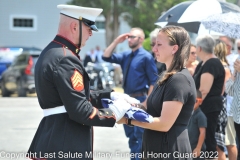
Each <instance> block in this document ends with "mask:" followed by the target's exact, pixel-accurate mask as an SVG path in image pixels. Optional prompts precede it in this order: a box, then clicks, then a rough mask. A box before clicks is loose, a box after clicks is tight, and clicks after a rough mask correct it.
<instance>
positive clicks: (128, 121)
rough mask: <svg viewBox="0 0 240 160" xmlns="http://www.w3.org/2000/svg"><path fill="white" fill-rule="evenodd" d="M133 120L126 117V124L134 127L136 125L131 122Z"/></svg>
mask: <svg viewBox="0 0 240 160" xmlns="http://www.w3.org/2000/svg"><path fill="white" fill-rule="evenodd" d="M131 122H132V119H126V124H127V125H128V126H129V127H133V126H134V125H132V124H131Z"/></svg>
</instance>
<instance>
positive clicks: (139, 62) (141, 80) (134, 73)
mask: <svg viewBox="0 0 240 160" xmlns="http://www.w3.org/2000/svg"><path fill="white" fill-rule="evenodd" d="M144 38H145V35H144V32H143V30H142V29H141V28H132V29H131V31H130V33H125V34H122V35H120V36H118V37H117V38H116V39H115V40H114V41H113V42H112V43H111V44H110V45H109V46H108V47H107V48H106V50H105V52H104V54H103V56H102V58H103V60H104V61H107V62H111V63H117V64H120V65H121V68H122V71H123V89H124V93H126V94H128V95H130V96H131V97H134V98H136V99H138V100H139V101H140V102H143V103H146V98H147V95H149V94H150V93H151V92H152V89H153V85H154V83H155V82H156V80H157V77H158V76H157V68H156V64H155V62H154V59H153V57H152V55H151V54H150V53H149V52H148V51H146V50H145V49H143V47H142V43H143V41H144ZM125 40H128V45H129V47H130V48H131V50H128V51H125V52H122V53H117V54H113V50H114V48H115V47H116V46H117V45H118V44H119V43H121V42H123V41H125ZM124 130H125V134H126V136H127V137H128V138H129V147H130V149H131V153H134V155H135V156H134V158H133V157H131V160H138V159H139V158H138V156H137V153H141V151H142V134H143V131H144V130H143V129H142V128H139V127H136V126H134V127H129V126H127V125H124Z"/></svg>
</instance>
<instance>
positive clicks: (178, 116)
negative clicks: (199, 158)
mask: <svg viewBox="0 0 240 160" xmlns="http://www.w3.org/2000/svg"><path fill="white" fill-rule="evenodd" d="M153 50H154V52H155V53H156V59H157V61H158V62H161V63H165V64H166V72H164V73H163V74H162V75H161V76H160V78H159V80H158V81H157V83H156V84H155V86H154V89H153V91H152V93H151V94H150V96H149V97H148V100H147V106H145V107H146V108H147V113H149V114H150V115H152V116H153V117H154V118H153V119H154V121H153V122H152V123H143V122H139V121H136V120H130V119H126V122H123V121H122V122H121V123H126V124H128V125H134V126H139V127H142V128H145V131H144V135H143V155H144V158H143V159H147V160H153V159H171V160H173V159H174V160H176V159H182V160H183V159H186V160H188V159H189V160H190V159H192V157H193V154H192V150H191V147H190V143H189V137H188V131H187V125H188V122H189V119H190V117H191V114H192V111H193V106H194V104H195V101H196V88H195V84H194V80H193V78H192V75H191V74H190V73H189V71H188V69H186V68H185V65H186V61H187V59H188V57H189V51H190V38H189V35H188V33H187V31H186V30H185V29H183V28H182V27H178V26H166V27H164V28H162V29H161V30H160V31H159V33H158V35H157V39H156V44H155V46H154V48H153Z"/></svg>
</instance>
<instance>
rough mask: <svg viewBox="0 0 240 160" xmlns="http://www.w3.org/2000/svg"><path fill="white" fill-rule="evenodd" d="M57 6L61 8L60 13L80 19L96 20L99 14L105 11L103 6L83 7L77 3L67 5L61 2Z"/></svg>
mask: <svg viewBox="0 0 240 160" xmlns="http://www.w3.org/2000/svg"><path fill="white" fill-rule="evenodd" d="M57 8H59V9H61V11H60V13H62V14H64V15H67V16H69V17H72V18H75V19H78V20H79V19H80V20H81V18H84V19H87V20H90V21H92V22H95V20H96V18H97V16H99V14H100V13H101V12H102V11H103V9H101V8H89V7H81V6H75V5H65V4H59V5H57Z"/></svg>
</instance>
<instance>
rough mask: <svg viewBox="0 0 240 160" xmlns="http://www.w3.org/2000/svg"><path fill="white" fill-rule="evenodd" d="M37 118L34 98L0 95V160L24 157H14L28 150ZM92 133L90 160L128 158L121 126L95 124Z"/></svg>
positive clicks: (35, 99) (40, 113)
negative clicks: (117, 154) (92, 156)
mask: <svg viewBox="0 0 240 160" xmlns="http://www.w3.org/2000/svg"><path fill="white" fill-rule="evenodd" d="M41 118H42V111H41V109H40V108H39V107H38V102H37V98H36V97H28V98H17V97H11V98H0V128H1V129H0V159H3V160H8V159H11V158H10V156H11V155H12V156H15V158H12V159H20V160H22V159H25V158H16V156H17V155H19V156H21V157H23V155H24V154H25V153H26V151H27V150H28V147H29V145H30V143H31V140H32V138H33V136H34V134H35V131H36V129H37V126H38V124H39V122H40V120H41ZM94 135H95V136H94V153H95V159H94V160H107V159H114V160H115V159H116V160H120V159H121V160H129V159H130V158H128V157H124V156H127V153H128V152H129V149H128V145H127V138H126V137H125V135H124V131H123V127H122V125H116V127H114V128H104V127H95V128H94ZM109 153H111V154H115V155H116V153H121V154H122V157H120V155H119V156H115V157H112V158H109V156H108V155H109ZM100 154H101V156H100ZM104 156H106V157H104ZM107 156H108V157H107Z"/></svg>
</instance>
